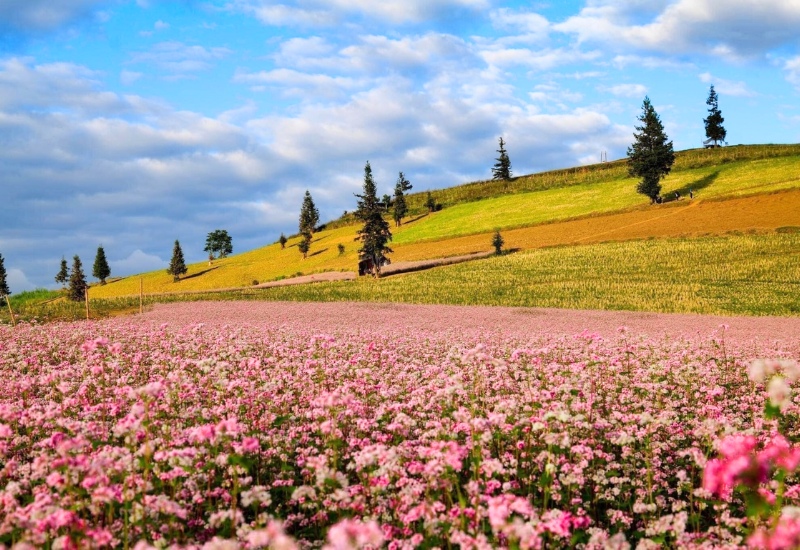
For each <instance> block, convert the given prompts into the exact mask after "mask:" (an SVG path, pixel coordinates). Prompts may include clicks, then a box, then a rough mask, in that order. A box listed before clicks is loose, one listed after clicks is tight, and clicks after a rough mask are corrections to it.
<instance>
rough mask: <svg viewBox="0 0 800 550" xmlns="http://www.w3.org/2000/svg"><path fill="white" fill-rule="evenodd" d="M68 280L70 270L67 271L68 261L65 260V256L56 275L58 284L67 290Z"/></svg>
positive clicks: (62, 257)
mask: <svg viewBox="0 0 800 550" xmlns="http://www.w3.org/2000/svg"><path fill="white" fill-rule="evenodd" d="M68 280H69V269H67V260H66V259H65V258H64V256H61V269H59V270H58V273H57V274H56V282H57V283H59V284H60V285H61V287H62V288H65V287H66V285H67V281H68Z"/></svg>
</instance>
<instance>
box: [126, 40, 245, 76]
mask: <svg viewBox="0 0 800 550" xmlns="http://www.w3.org/2000/svg"><path fill="white" fill-rule="evenodd" d="M230 53H231V50H229V49H228V48H221V47H216V48H213V47H212V48H206V47H204V46H198V45H188V44H184V43H183V42H159V43H158V44H155V45H154V46H153V47H152V48H151V49H150V50H149V51H146V52H135V53H134V54H133V55H132V56H131V63H146V64H153V65H155V66H156V67H158V68H160V69H161V70H163V71H165V72H168V73H171V74H179V75H180V74H186V73H192V72H196V71H204V70H207V69H210V68H211V67H212V66H213V62H215V61H218V60H220V59H222V58H224V57H226V56H228V55H229V54H230Z"/></svg>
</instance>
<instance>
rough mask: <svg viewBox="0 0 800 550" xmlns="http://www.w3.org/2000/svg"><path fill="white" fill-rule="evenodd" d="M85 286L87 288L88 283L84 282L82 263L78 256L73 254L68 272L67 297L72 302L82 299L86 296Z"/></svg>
mask: <svg viewBox="0 0 800 550" xmlns="http://www.w3.org/2000/svg"><path fill="white" fill-rule="evenodd" d="M87 288H89V285H87V284H86V275H84V274H83V264H82V263H81V259H80V257H79V256H78V255H77V254H75V256H73V257H72V271H71V272H70V274H69V290H68V291H67V297H68V298H69V299H70V300H72V301H73V302H80V301H83V300H84V298H85V297H86V289H87Z"/></svg>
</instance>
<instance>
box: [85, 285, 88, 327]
mask: <svg viewBox="0 0 800 550" xmlns="http://www.w3.org/2000/svg"><path fill="white" fill-rule="evenodd" d="M84 297H85V298H86V320H87V321H88V320H89V287H88V285H87V287H86V290H85V293H84Z"/></svg>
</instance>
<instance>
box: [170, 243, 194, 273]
mask: <svg viewBox="0 0 800 550" xmlns="http://www.w3.org/2000/svg"><path fill="white" fill-rule="evenodd" d="M188 271H189V270H188V269H187V268H186V260H184V259H183V250H182V249H181V243H180V242H179V241H178V239H175V245H174V246H173V247H172V259H171V260H170V261H169V269H167V273H169V274H170V275H172V280H173V281H175V282H178V281H180V280H181V275H185V274H186V273H187V272H188Z"/></svg>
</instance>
